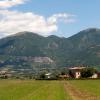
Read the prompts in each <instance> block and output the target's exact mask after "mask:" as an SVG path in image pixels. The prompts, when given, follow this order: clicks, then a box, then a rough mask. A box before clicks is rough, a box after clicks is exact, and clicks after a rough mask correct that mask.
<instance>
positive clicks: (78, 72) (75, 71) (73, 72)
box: [69, 67, 85, 78]
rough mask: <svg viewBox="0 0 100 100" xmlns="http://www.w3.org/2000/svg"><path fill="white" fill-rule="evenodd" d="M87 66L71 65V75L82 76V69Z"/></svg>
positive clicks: (73, 76) (74, 76)
mask: <svg viewBox="0 0 100 100" xmlns="http://www.w3.org/2000/svg"><path fill="white" fill-rule="evenodd" d="M84 68H85V67H71V68H69V75H70V77H72V78H80V77H81V70H82V69H84Z"/></svg>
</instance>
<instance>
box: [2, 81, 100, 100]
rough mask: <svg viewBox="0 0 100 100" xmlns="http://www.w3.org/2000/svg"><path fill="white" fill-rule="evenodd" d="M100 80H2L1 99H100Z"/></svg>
mask: <svg viewBox="0 0 100 100" xmlns="http://www.w3.org/2000/svg"><path fill="white" fill-rule="evenodd" d="M99 96H100V80H65V81H35V80H0V100H100V97H99Z"/></svg>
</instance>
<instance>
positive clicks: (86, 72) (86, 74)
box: [81, 68, 96, 78]
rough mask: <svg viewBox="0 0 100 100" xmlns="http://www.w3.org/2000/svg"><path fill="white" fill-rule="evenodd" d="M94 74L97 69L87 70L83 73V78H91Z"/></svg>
mask: <svg viewBox="0 0 100 100" xmlns="http://www.w3.org/2000/svg"><path fill="white" fill-rule="evenodd" d="M94 73H96V69H94V68H85V69H83V70H82V71H81V77H82V78H88V77H91V76H92V75H93V74H94Z"/></svg>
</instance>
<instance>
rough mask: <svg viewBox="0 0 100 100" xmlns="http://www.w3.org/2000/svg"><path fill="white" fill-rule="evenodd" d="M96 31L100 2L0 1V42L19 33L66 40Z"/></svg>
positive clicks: (54, 0)
mask: <svg viewBox="0 0 100 100" xmlns="http://www.w3.org/2000/svg"><path fill="white" fill-rule="evenodd" d="M92 27H93V28H94V27H96V28H99V27H100V0H59V1H58V0H0V38H1V37H4V36H7V35H12V34H15V33H17V32H21V31H30V32H35V33H38V34H40V35H43V36H48V35H52V34H53V35H58V36H61V37H63V36H65V37H69V36H72V35H73V34H76V33H77V32H79V31H80V30H83V29H87V28H92Z"/></svg>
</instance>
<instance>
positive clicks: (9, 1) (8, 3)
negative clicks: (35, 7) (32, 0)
mask: <svg viewBox="0 0 100 100" xmlns="http://www.w3.org/2000/svg"><path fill="white" fill-rule="evenodd" d="M26 1H28V0H2V1H0V8H10V7H12V6H15V5H20V4H24V3H25V2H26Z"/></svg>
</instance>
